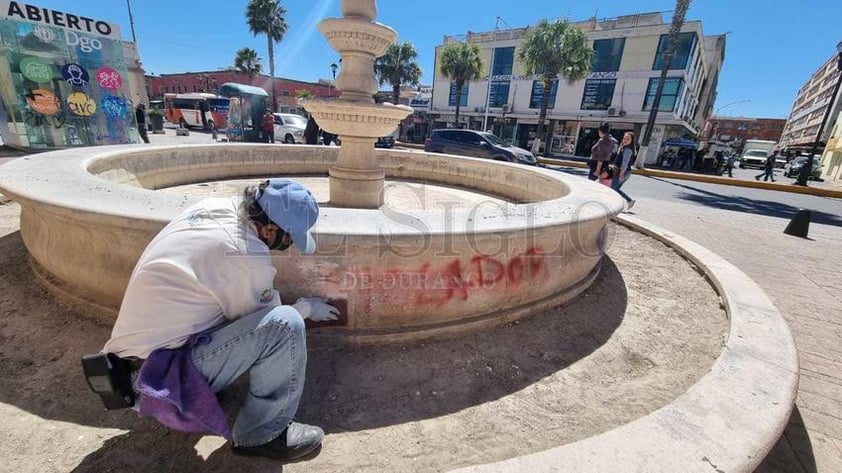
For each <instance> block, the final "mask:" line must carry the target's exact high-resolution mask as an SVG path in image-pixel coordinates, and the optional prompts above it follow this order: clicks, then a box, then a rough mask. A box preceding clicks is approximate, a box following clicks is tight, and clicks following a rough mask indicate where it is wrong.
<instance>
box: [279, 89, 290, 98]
mask: <svg viewBox="0 0 842 473" xmlns="http://www.w3.org/2000/svg"><path fill="white" fill-rule="evenodd" d="M281 96H283V97H289V91H288V90H285V91H283V92H281Z"/></svg>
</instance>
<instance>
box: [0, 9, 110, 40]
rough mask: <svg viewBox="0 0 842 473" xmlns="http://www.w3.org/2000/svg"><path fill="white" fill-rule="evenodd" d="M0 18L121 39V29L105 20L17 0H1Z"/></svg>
mask: <svg viewBox="0 0 842 473" xmlns="http://www.w3.org/2000/svg"><path fill="white" fill-rule="evenodd" d="M0 15H3V16H0V19H7V20H18V21H20V20H23V21H29V22H32V23H37V24H39V25H47V26H57V27H59V28H64V29H67V30H71V31H75V32H78V33H82V34H92V35H97V36H105V37H108V38H112V39H118V40H119V39H120V29H119V28H118V27H117V26H116V25H112V24H111V23H107V22H105V21H101V20H97V19H94V18H88V17H86V16H79V15H74V14H72V13H65V12H62V11H58V10H51V9H49V8H42V7H38V6H35V5H29V4H27V3H24V2H19V1H15V0H0Z"/></svg>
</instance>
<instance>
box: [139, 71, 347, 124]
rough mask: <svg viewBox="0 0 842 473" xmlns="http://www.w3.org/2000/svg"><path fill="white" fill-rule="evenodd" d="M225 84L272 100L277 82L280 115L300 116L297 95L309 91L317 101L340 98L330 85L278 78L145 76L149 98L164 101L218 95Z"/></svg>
mask: <svg viewBox="0 0 842 473" xmlns="http://www.w3.org/2000/svg"><path fill="white" fill-rule="evenodd" d="M226 82H236V83H238V84H246V85H253V86H257V87H260V88H262V89H263V90H265V91H266V92H267V93H268V94H269V96H270V97H272V87H273V82H274V88H275V97H276V98H277V101H278V103H277V105H276V107H275V111H277V112H281V113H301V112H302V111H303V109H302V108H300V107H299V105H298V101H297V94H298V92H299V91H301V90H307V91H309V92H310V93H311V94H312V95H314V96H316V97H331V96H338V95H339V92H337V91H336V89H335V88H334V87H333V85H332V84H331V83H330V82H327V81H322V82H317V83H316V82H303V81H298V80H292V79H285V78H281V77H276V78H275V79H274V81H273V80H272V78H271V77H269V76H268V75H263V74H261V75H257V76H252V75H249V74H246V73H243V72H237V71H227V70H222V71H202V72H183V73H178V74H161V75H154V76H146V90H147V93H148V94H149V97H152V98H155V99H162V98H163V97H164V94H189V93H194V92H209V93H217V92H218V91H219V87H221V86H222V84H225V83H226Z"/></svg>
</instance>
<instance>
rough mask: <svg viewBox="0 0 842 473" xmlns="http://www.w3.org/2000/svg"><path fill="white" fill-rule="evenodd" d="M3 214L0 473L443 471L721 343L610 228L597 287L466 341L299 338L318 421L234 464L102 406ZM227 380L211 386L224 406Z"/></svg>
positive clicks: (659, 262)
mask: <svg viewBox="0 0 842 473" xmlns="http://www.w3.org/2000/svg"><path fill="white" fill-rule="evenodd" d="M19 211H20V210H19V207H18V206H17V205H16V204H14V203H5V204H0V380H2V383H0V419H2V425H3V428H2V430H0V439H2V440H0V472H15V473H18V472H66V471H79V472H136V471H137V472H146V471H155V472H170V471H171V472H192V471H208V472H231V471H243V472H270V471H271V472H275V471H289V472H299V471H316V472H327V471H444V470H449V469H451V468H455V467H460V466H465V465H470V464H476V463H486V462H493V461H497V460H503V459H506V458H509V457H512V456H517V455H523V454H526V453H531V452H536V451H539V450H543V449H546V448H550V447H552V446H555V445H559V444H564V443H568V442H574V441H576V440H579V439H582V438H586V437H589V436H592V435H594V434H598V433H600V432H604V431H606V430H609V429H612V428H615V427H618V426H620V425H623V424H625V423H627V422H629V421H632V420H634V419H637V418H639V417H641V416H644V415H646V414H647V413H649V412H652V411H654V410H656V409H658V408H659V407H661V406H664V405H666V404H668V403H669V402H670V401H671V400H672V399H674V398H675V397H676V396H678V395H679V394H681V393H682V392H684V391H686V390H687V388H688V387H689V386H691V385H692V384H693V383H694V382H695V381H696V380H698V379H699V378H700V377H701V376H703V375H704V374H705V373H706V372H707V371H708V369H709V368H710V366H711V365H712V364H713V362H714V360H715V359H716V357H717V356H718V354H719V353H720V351H721V349H722V344H723V341H724V339H725V336H726V331H727V322H726V317H725V313H724V312H723V311H722V310H721V308H720V305H719V298H718V296H717V295H716V294H715V292H714V291H713V289H712V288H711V286H710V285H709V284H708V283H707V282H706V280H705V279H704V278H703V277H701V276H700V275H699V273H698V272H696V271H695V269H694V268H692V267H691V265H690V264H689V263H687V262H686V261H685V260H683V259H682V258H680V257H679V256H677V255H676V254H675V253H674V252H672V251H671V250H669V249H668V248H667V247H665V246H664V245H662V244H660V243H658V242H656V241H654V240H652V239H649V238H646V237H643V236H641V235H639V234H636V233H633V232H630V231H628V230H624V229H622V228H616V229H615V236H616V238H615V239H614V242H613V244H612V246H611V249H610V251H609V256H610V259H607V260H606V264H605V266H604V269H603V272H602V274H601V276H600V278H599V279H598V280H597V282H596V283H595V284H594V285H593V286H592V287H591V288H590V289H589V290H588V291H587V292H586V293H585V294H584V295H583V296H582V297H580V298H579V299H578V300H576V301H574V302H573V303H571V304H569V305H567V306H566V307H563V308H559V309H555V310H552V311H548V312H546V313H542V314H536V315H535V316H534V317H532V318H529V319H528V320H524V321H521V322H519V323H513V324H509V325H506V326H502V327H498V328H496V329H491V330H487V331H484V332H480V333H475V334H472V335H469V336H463V337H460V338H454V339H449V340H441V341H429V342H423V343H413V344H406V345H395V346H381V347H337V346H326V345H324V344H320V343H318V342H315V341H314V342H312V343H310V346H309V356H310V358H309V365H308V373H307V387H306V391H305V393H304V398H303V400H302V403H301V409H300V411H299V415H298V420H300V421H302V422H307V423H313V424H317V425H320V426H322V427H324V429H325V431H326V432H327V434H328V435H327V438H326V440H325V443H324V448H323V449H322V451H321V454H320V455H319V456H318V457H316V458H315V459H313V460H310V461H308V462H304V463H298V464H294V465H287V466H281V465H279V464H278V463H275V462H272V461H268V460H259V459H245V458H242V457H238V456H234V455H232V454H231V453H230V450H229V448H228V445H227V444H225V442H224V441H223V440H222V439H221V438H219V437H214V436H202V435H190V434H183V433H180V432H175V431H169V430H168V429H166V428H164V427H161V426H159V425H158V424H156V423H155V422H153V421H150V420H147V419H140V418H138V417H137V416H136V415H135V414H134V412H132V411H118V412H106V411H104V410H103V409H102V408H101V405H100V403H99V400H98V398H96V397H95V396H94V395H93V394H92V393H91V392H90V391H89V390H88V388H87V386H86V384H85V382H84V379H83V378H82V375H81V370H80V366H79V359H80V357H81V356H82V355H84V354H89V353H95V352H96V351H98V350H99V349H100V347H101V346H102V344H103V343H104V342H105V340H106V339H107V338H108V336H109V333H110V329H109V327H107V326H103V325H99V324H97V323H95V322H93V321H91V320H88V319H85V318H83V317H81V315H80V314H79V313H75V312H74V311H72V310H69V309H66V308H63V307H62V306H61V305H59V304H58V303H57V302H56V301H55V300H54V299H52V298H51V297H50V296H49V295H48V294H47V293H46V292H45V291H44V290H43V289H42V288H41V287H40V286H39V285H38V284H37V283H36V282H35V280H34V279H33V276H32V274H31V272H30V270H29V267H28V266H27V264H26V252H25V248H24V246H23V243H22V241H21V238H20V234H19V231H18V229H19V226H18V225H19V224H18V218H19ZM244 389H245V384H244V383H243V382H240V383H238V384H237V385H235V386H233V387H231V388H229V389H228V390H227V391H226V392H225V399H224V408H225V410H226V411H227V412H228V413H229V414H230V415H231V416H232V419H233V416H234V415H235V414H236V409H237V403H238V401H239V400H240V399H241V398H242V395H243V391H244Z"/></svg>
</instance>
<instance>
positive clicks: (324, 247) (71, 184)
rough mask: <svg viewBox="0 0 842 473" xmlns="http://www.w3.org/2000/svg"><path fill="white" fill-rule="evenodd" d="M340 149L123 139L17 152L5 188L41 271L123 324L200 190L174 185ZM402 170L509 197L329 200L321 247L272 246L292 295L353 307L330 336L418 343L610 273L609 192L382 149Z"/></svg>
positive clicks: (573, 291)
mask: <svg viewBox="0 0 842 473" xmlns="http://www.w3.org/2000/svg"><path fill="white" fill-rule="evenodd" d="M338 151H339V150H338V148H329V147H318V146H284V145H250V144H236V145H234V144H225V145H194V146H154V147H148V146H147V147H144V146H118V147H103V148H97V149H90V148H86V149H78V150H67V151H59V152H53V153H45V154H41V155H38V156H32V157H27V158H21V159H18V160H16V161H14V162H12V163H9V164H6V165H4V166H3V167H2V168H0V190H2V192H3V194H4V195H6V196H8V197H10V198H12V199H13V200H15V201H17V202H18V203H20V205H21V235H22V238H23V240H24V243H25V245H26V247H27V250H28V251H29V253H30V256H31V261H32V263H33V267H34V268H35V269H36V273H37V274H39V275H40V276H41V278H42V279H43V280H44V281H45V282H47V283H48V287H50V288H51V289H53V291H54V292H56V293H57V294H58V295H60V296H61V297H62V298H64V299H66V300H68V301H69V302H72V303H74V304H80V305H82V306H84V308H85V312H86V313H89V314H90V315H92V316H95V317H98V318H100V319H103V320H113V318H114V317H115V315H116V311H117V309H118V308H119V304H120V301H121V299H122V295H123V292H124V290H125V287H126V285H127V283H128V279H129V276H130V275H131V271H132V269H133V267H134V264H135V263H136V261H137V259H138V258H139V256H140V254H141V253H142V251H143V249H144V248H145V246H146V245H147V244H148V243H149V241H151V239H152V238H153V237H154V235H155V234H156V233H157V232H158V231H159V230H160V229H161V228H163V226H164V225H166V223H167V222H168V221H169V220H170V219H172V218H173V217H174V216H175V215H177V214H178V213H179V212H180V211H181V210H183V209H184V208H186V207H187V206H189V205H191V204H192V203H193V202H194V201H195V200H197V198H196V197H191V196H186V195H176V194H171V193H165V192H155V189H162V188H167V187H172V186H177V185H183V184H189V183H196V182H208V181H215V180H223V179H231V178H246V177H254V178H255V182H257V181H258V180H259V179H261V178H266V177H268V176H288V177H292V178H294V177H295V176H325V175H326V174H327V171H328V169H329V168H330V167H331V166H333V165H334V164H335V162H336V159H337V155H338ZM377 156H378V163H379V165H380V167H381V168H383V169H384V171H385V173H386V174H387V175H388V176H389V177H390V178H391V179H397V180H408V181H415V182H435V183H440V184H448V185H454V186H457V187H460V188H465V189H474V190H477V191H480V192H486V193H490V194H494V195H496V196H500V197H503V198H505V199H506V200H508V201H509V203H507V204H506V205H502V206H501V205H499V204H496V205H478V206H476V207H475V208H470V209H468V208H456V209H447V208H442V209H428V210H402V209H396V208H390V207H383V208H381V209H374V210H364V209H347V208H333V207H330V206H329V205H326V206H323V208H322V210H321V215H320V218H319V222H318V223H317V226H316V228H315V235H316V238H317V241H318V253H317V254H316V255H314V256H306V257H304V256H301V255H299V254H298V253H297V252H295V251H290V252H285V253H277V254H275V255H274V256H273V258H274V260H275V263H276V266H277V267H278V269H279V272H278V277H277V280H276V285H277V287H278V288H279V290H280V291H281V294H282V297H283V298H284V300H285V301H288V302H292V301H294V300H295V298H297V297H299V296H305V295H306V296H312V295H319V296H323V297H327V298H329V299H332V300H336V301H339V302H338V303H339V304H340V305H344V306H345V307H346V308H345V311H344V314H343V318H342V319H341V320H340V322H339V323H338V324H336V325H335V326H331V327H325V328H320V329H319V331H320V332H321V333H323V334H326V335H337V336H343V337H348V338H350V339H353V340H359V341H377V340H395V339H408V338H418V337H423V336H428V335H434V334H440V333H450V332H457V331H460V330H465V329H469V328H476V327H480V326H484V325H489V324H499V323H501V322H504V321H508V320H513V319H515V318H518V317H522V316H525V315H528V314H529V313H531V312H533V311H534V310H538V309H540V308H544V307H547V306H551V305H557V304H560V303H562V302H564V301H567V300H569V299H571V298H572V297H575V296H576V295H577V294H579V293H580V292H581V291H582V290H584V289H585V288H587V287H588V285H589V284H590V283H591V282H592V281H593V279H594V278H595V277H596V276H597V274H598V272H599V268H600V263H601V260H602V256H603V254H604V249H605V245H606V242H607V238H608V235H607V222H608V219H609V218H611V217H613V216H614V215H616V214H617V213H619V212H620V210H621V209H622V205H623V204H622V200H621V199H620V198H619V197H618V196H616V195H615V194H614V192H613V191H611V190H610V189H608V188H606V187H604V186H600V185H597V184H593V183H591V182H589V181H587V180H585V179H581V178H576V177H572V176H567V175H564V174H562V173H558V172H556V171H551V170H546V169H541V168H535V167H527V166H522V165H517V164H508V163H498V162H490V161H487V160H479V159H471V158H464V157H458V156H447V155H437V154H428V153H420V152H411V151H399V150H383V151H379V152H378V154H377Z"/></svg>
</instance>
